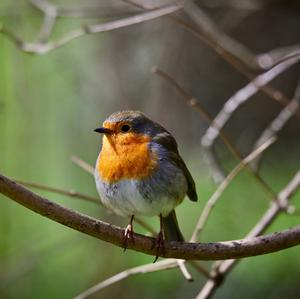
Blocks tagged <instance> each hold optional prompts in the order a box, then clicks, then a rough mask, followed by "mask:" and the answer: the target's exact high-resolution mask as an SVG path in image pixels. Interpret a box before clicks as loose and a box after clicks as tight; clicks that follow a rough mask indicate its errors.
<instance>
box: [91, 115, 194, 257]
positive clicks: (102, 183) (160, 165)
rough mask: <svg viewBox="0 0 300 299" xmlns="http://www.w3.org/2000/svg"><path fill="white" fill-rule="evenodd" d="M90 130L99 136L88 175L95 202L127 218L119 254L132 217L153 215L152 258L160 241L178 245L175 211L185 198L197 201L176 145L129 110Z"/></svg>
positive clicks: (160, 128) (156, 126) (155, 125)
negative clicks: (93, 184) (156, 224)
mask: <svg viewBox="0 0 300 299" xmlns="http://www.w3.org/2000/svg"><path fill="white" fill-rule="evenodd" d="M94 131H95V132H97V133H100V134H102V135H103V136H102V147H101V149H100V153H99V155H98V158H97V160H96V167H95V173H94V176H95V182H96V188H97V191H98V193H99V196H100V199H101V202H102V203H103V205H104V206H105V207H106V208H108V209H109V210H112V211H113V212H114V213H116V214H118V215H121V216H127V217H130V223H129V224H128V226H127V227H126V229H125V231H124V249H126V247H127V242H128V241H129V240H130V239H131V238H132V237H133V220H134V216H136V215H138V216H150V217H152V216H158V217H159V219H160V231H159V233H158V235H157V239H156V248H157V254H156V259H157V258H158V256H159V254H160V250H162V248H163V242H164V240H167V241H179V242H182V241H184V237H183V235H182V233H181V231H180V229H179V225H178V221H177V217H176V213H175V208H176V207H177V206H178V205H179V204H180V203H181V202H182V201H183V199H184V197H185V196H186V195H187V196H188V197H189V199H190V200H191V201H194V202H196V201H197V200H198V196H197V192H196V187H195V182H194V180H193V177H192V175H191V173H190V171H189V170H188V168H187V166H186V164H185V162H184V161H183V159H182V158H181V156H180V154H179V152H178V146H177V142H176V140H175V138H174V137H173V136H172V135H171V133H170V132H169V131H167V130H166V129H165V128H164V127H163V126H161V125H160V124H158V123H156V122H154V121H152V120H151V119H150V118H148V117H147V116H146V115H145V114H144V113H142V112H140V111H133V110H126V111H120V112H115V113H113V114H111V115H110V116H109V117H108V118H107V119H106V120H105V121H104V122H103V124H102V126H101V127H98V128H96V129H94Z"/></svg>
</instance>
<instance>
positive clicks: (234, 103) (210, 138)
mask: <svg viewBox="0 0 300 299" xmlns="http://www.w3.org/2000/svg"><path fill="white" fill-rule="evenodd" d="M299 60H300V57H297V58H291V59H289V60H286V61H284V62H282V63H280V64H278V65H276V66H275V67H274V68H272V69H270V70H269V71H267V72H265V73H263V74H262V75H259V76H257V77H256V78H255V80H253V81H252V82H250V83H249V84H247V85H246V86H244V87H243V88H242V89H240V90H239V91H237V92H236V93H235V94H234V95H233V96H232V97H231V98H230V99H229V100H227V101H226V103H225V105H224V106H223V109H222V110H221V111H220V112H219V113H218V115H217V116H216V117H215V119H214V121H213V122H212V124H211V125H210V127H209V128H208V129H207V131H206V133H205V135H204V136H203V138H202V145H203V146H204V147H211V146H212V145H213V143H214V141H215V140H216V138H217V137H218V136H219V134H220V129H221V128H223V127H224V125H225V124H226V122H227V121H228V120H229V118H230V117H231V116H232V114H233V112H234V111H236V110H237V108H238V107H239V106H240V105H241V104H243V103H245V102H246V101H247V100H248V99H250V98H251V97H252V96H253V95H254V94H255V93H256V92H258V90H259V88H260V87H261V86H264V85H266V84H267V83H268V82H270V81H271V80H273V79H274V78H275V77H276V76H278V75H279V74H281V73H282V72H284V71H285V70H287V68H289V67H291V66H292V65H294V64H295V63H297V62H298V61H299Z"/></svg>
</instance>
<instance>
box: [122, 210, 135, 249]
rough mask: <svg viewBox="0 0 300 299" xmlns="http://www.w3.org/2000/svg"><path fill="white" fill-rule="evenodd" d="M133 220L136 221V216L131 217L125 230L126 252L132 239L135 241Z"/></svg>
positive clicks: (124, 243) (124, 242)
mask: <svg viewBox="0 0 300 299" xmlns="http://www.w3.org/2000/svg"><path fill="white" fill-rule="evenodd" d="M133 219H134V215H132V216H131V218H130V222H129V224H128V225H127V227H126V228H125V232H124V240H123V245H124V251H126V249H127V245H128V241H129V240H130V239H133V224H132V223H133Z"/></svg>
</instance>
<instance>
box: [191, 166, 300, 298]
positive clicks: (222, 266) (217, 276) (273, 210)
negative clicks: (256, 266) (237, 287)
mask: <svg viewBox="0 0 300 299" xmlns="http://www.w3.org/2000/svg"><path fill="white" fill-rule="evenodd" d="M299 186H300V171H298V172H297V173H296V174H295V175H294V177H293V178H292V179H291V181H290V182H289V183H288V184H287V185H286V187H285V188H284V189H282V191H281V192H280V193H279V195H278V197H277V200H276V201H274V202H272V203H271V205H270V208H269V209H268V210H267V211H266V212H265V214H264V215H263V216H262V217H261V219H260V220H259V221H258V222H257V224H256V225H255V226H254V228H253V229H252V230H251V231H250V232H249V234H248V235H247V236H246V237H247V238H254V237H256V236H258V235H260V234H262V233H263V232H264V231H265V230H266V229H267V228H268V227H269V226H270V225H271V223H272V222H273V221H274V219H275V218H276V216H277V215H278V214H279V213H280V212H281V211H285V210H286V207H287V206H288V200H289V199H290V198H291V197H292V196H293V194H294V193H295V192H296V190H298V188H299ZM238 262H239V260H233V259H231V260H227V261H223V262H217V263H216V265H215V267H214V268H213V269H212V271H211V275H212V277H213V278H212V279H209V280H208V281H207V282H206V284H205V285H204V286H203V288H202V290H201V291H200V293H199V294H198V296H197V299H207V298H210V297H211V296H212V294H213V293H214V292H215V291H216V289H217V288H218V286H219V285H220V282H222V281H223V279H224V277H225V275H226V274H228V272H229V271H230V270H232V268H233V266H235V265H236V264H237V263H238Z"/></svg>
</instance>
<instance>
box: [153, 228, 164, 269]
mask: <svg viewBox="0 0 300 299" xmlns="http://www.w3.org/2000/svg"><path fill="white" fill-rule="evenodd" d="M155 249H156V256H155V259H154V261H153V263H155V262H156V261H157V260H158V258H159V256H160V254H161V253H163V251H164V236H163V232H162V231H160V232H159V233H158V235H157V237H156V240H155Z"/></svg>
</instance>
